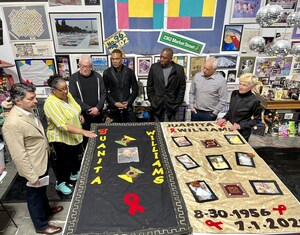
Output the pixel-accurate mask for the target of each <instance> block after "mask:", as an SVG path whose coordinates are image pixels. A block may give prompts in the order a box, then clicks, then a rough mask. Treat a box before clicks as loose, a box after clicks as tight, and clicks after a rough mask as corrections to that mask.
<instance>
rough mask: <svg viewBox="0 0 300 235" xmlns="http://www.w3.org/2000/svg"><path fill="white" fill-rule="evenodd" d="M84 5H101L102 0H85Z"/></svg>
mask: <svg viewBox="0 0 300 235" xmlns="http://www.w3.org/2000/svg"><path fill="white" fill-rule="evenodd" d="M84 5H86V6H93V5H100V0H84Z"/></svg>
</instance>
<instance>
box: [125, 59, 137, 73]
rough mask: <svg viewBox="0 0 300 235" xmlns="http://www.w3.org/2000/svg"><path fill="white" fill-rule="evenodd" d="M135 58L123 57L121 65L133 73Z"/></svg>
mask: <svg viewBox="0 0 300 235" xmlns="http://www.w3.org/2000/svg"><path fill="white" fill-rule="evenodd" d="M134 62H135V57H125V58H123V64H124V65H126V66H127V67H128V68H130V69H132V70H133V71H135V63H134Z"/></svg>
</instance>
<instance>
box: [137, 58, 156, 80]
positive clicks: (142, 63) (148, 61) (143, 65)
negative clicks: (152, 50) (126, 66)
mask: <svg viewBox="0 0 300 235" xmlns="http://www.w3.org/2000/svg"><path fill="white" fill-rule="evenodd" d="M151 65H152V57H137V66H138V67H137V69H138V72H137V75H138V77H148V73H149V71H150V67H151Z"/></svg>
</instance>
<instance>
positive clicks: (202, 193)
mask: <svg viewBox="0 0 300 235" xmlns="http://www.w3.org/2000/svg"><path fill="white" fill-rule="evenodd" d="M186 184H187V186H188V188H189V189H190V191H191V193H192V194H193V196H194V198H195V201H196V202H198V203H203V202H208V201H215V200H218V197H217V196H216V194H215V193H214V192H213V191H212V189H211V188H210V187H209V185H208V184H207V183H206V182H205V181H204V180H196V181H192V182H189V183H186Z"/></svg>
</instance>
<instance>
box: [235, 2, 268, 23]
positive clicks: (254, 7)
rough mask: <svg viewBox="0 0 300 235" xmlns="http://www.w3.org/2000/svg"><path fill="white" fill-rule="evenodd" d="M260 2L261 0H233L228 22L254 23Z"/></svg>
mask: <svg viewBox="0 0 300 235" xmlns="http://www.w3.org/2000/svg"><path fill="white" fill-rule="evenodd" d="M262 3H263V0H244V1H239V0H233V1H232V6H231V17H230V23H231V24H233V23H256V13H257V12H258V10H259V9H260V7H261V6H262Z"/></svg>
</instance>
